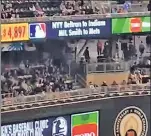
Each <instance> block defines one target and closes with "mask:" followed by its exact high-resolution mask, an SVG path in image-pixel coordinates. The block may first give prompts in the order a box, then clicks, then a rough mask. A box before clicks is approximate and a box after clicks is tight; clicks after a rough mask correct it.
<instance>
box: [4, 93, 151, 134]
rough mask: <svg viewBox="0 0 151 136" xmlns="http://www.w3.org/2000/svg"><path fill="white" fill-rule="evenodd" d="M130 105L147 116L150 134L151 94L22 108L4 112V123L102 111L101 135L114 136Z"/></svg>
mask: <svg viewBox="0 0 151 136" xmlns="http://www.w3.org/2000/svg"><path fill="white" fill-rule="evenodd" d="M128 106H137V107H139V108H140V109H141V110H143V111H144V113H145V114H146V116H147V119H148V124H149V127H148V128H149V130H148V134H147V136H150V121H151V118H150V96H133V97H123V98H121V97H119V98H110V99H102V100H100V99H97V100H93V101H92V100H90V101H86V102H80V103H73V104H64V105H58V106H53V107H52V106H47V107H43V108H37V109H32V110H27V109H26V110H22V111H16V112H10V113H9V112H8V113H2V116H1V117H2V124H5V123H6V124H8V123H11V122H22V121H27V120H33V119H39V118H45V117H52V116H59V115H67V114H72V113H79V112H87V111H94V110H99V111H100V136H114V134H113V127H114V122H115V119H116V116H117V114H118V113H119V112H120V111H121V110H122V109H123V108H126V107H128Z"/></svg>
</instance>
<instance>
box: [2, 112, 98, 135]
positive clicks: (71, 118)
mask: <svg viewBox="0 0 151 136" xmlns="http://www.w3.org/2000/svg"><path fill="white" fill-rule="evenodd" d="M87 127H89V129H87ZM98 132H99V111H92V112H86V113H80V114H73V115H66V116H59V117H50V118H46V119H39V120H34V121H26V122H21V123H14V124H13V123H12V124H7V125H2V126H1V136H71V135H72V136H83V134H87V135H86V136H99V134H98Z"/></svg>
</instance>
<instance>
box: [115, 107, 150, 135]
mask: <svg viewBox="0 0 151 136" xmlns="http://www.w3.org/2000/svg"><path fill="white" fill-rule="evenodd" d="M147 131H148V121H147V117H146V115H145V113H144V112H143V111H142V110H141V109H140V108H138V107H135V106H130V107H127V108H125V109H123V110H122V111H121V112H120V113H119V114H118V116H117V118H116V120H115V124H114V135H115V136H146V135H147Z"/></svg>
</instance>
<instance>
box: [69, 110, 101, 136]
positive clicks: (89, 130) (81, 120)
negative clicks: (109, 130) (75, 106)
mask: <svg viewBox="0 0 151 136" xmlns="http://www.w3.org/2000/svg"><path fill="white" fill-rule="evenodd" d="M98 116H99V112H98V111H94V112H87V113H80V114H73V115H72V116H71V134H72V136H83V135H87V136H99V133H98V132H99V117H98Z"/></svg>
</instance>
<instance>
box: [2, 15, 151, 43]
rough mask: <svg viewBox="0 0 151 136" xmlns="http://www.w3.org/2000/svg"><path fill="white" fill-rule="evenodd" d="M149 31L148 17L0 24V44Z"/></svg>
mask: <svg viewBox="0 0 151 136" xmlns="http://www.w3.org/2000/svg"><path fill="white" fill-rule="evenodd" d="M150 31H151V25H150V17H149V16H144V17H125V18H123V17H119V18H104V19H103V18H102V19H80V20H79V19H78V20H62V21H48V22H38V23H37V22H36V23H13V24H1V42H3V43H4V42H16V41H28V40H32V39H45V38H46V39H58V38H109V37H111V36H112V35H116V34H123V33H127V34H131V33H134V34H135V33H140V34H141V33H144V32H150Z"/></svg>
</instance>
